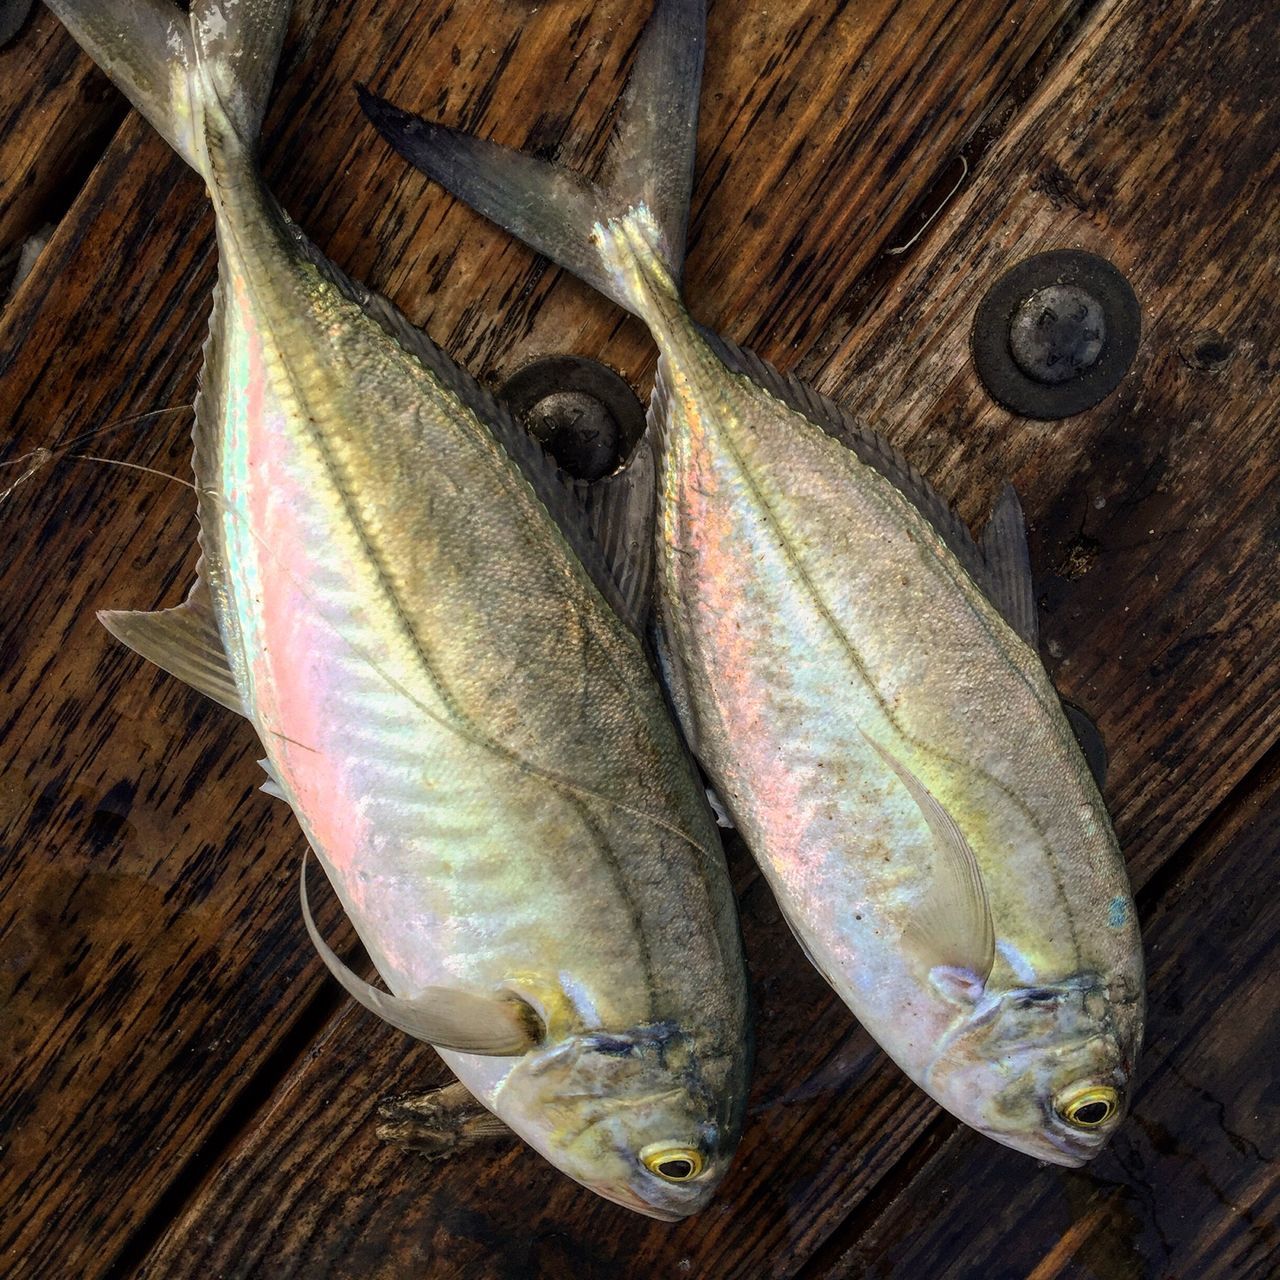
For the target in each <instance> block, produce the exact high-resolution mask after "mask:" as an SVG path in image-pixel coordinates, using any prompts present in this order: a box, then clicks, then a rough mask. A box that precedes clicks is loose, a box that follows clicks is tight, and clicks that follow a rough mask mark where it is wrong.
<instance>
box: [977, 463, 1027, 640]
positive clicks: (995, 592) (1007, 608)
mask: <svg viewBox="0 0 1280 1280" xmlns="http://www.w3.org/2000/svg"><path fill="white" fill-rule="evenodd" d="M979 546H980V547H981V549H982V555H983V559H984V560H985V561H986V563H987V588H988V592H987V593H988V595H989V596H990V598H991V603H992V604H994V605H995V607H996V608H997V609H998V610H999V611H1000V613H1001V614H1003V615H1004V619H1005V621H1006V622H1008V624H1009V625H1010V626H1011V627H1012V628H1013V629H1014V631H1016V632H1017V633H1018V635H1019V636H1021V637H1022V639H1023V640H1025V641H1026V643H1027V644H1028V645H1029V646H1030V647H1031V648H1032V649H1036V648H1038V647H1039V644H1040V627H1039V624H1038V622H1037V619H1036V597H1035V589H1034V587H1033V585H1032V581H1031V556H1030V553H1029V552H1028V550H1027V521H1026V517H1025V516H1024V515H1023V513H1022V503H1021V502H1019V501H1018V491H1017V490H1016V489H1015V488H1014V487H1013V485H1011V484H1007V485H1005V487H1004V489H1003V490H1002V491H1001V493H1000V497H999V498H998V499H997V500H996V505H995V507H994V508H993V509H992V512H991V518H990V519H989V520H988V521H987V527H986V528H985V529H984V530H983V532H982V540H981V542H980V543H979Z"/></svg>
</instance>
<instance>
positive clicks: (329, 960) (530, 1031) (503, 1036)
mask: <svg viewBox="0 0 1280 1280" xmlns="http://www.w3.org/2000/svg"><path fill="white" fill-rule="evenodd" d="M301 897H302V918H303V920H304V921H305V922H306V926H307V933H308V934H309V935H310V936H311V941H312V943H313V945H314V946H315V949H316V950H317V951H318V952H319V953H320V958H321V959H322V960H323V961H324V963H325V966H326V967H327V968H328V970H329V972H330V973H331V974H333V976H334V977H335V978H336V979H337V980H338V982H339V983H341V985H342V986H343V987H344V988H345V989H346V991H347V994H348V995H350V996H351V997H352V998H353V999H354V1000H355V1001H356V1002H357V1003H359V1004H362V1005H363V1006H364V1007H365V1008H366V1009H368V1010H369V1011H370V1012H371V1013H376V1014H377V1015H378V1017H379V1018H381V1019H382V1020H383V1022H387V1023H390V1025H391V1026H393V1027H395V1028H396V1029H397V1030H399V1031H403V1032H405V1033H406V1034H407V1035H411V1036H413V1037H414V1038H415V1039H418V1040H425V1041H426V1042H427V1043H428V1044H431V1045H434V1046H435V1047H436V1048H437V1049H452V1050H454V1051H455V1052H457V1053H477V1054H482V1055H485V1056H488V1057H499V1058H506V1057H515V1056H516V1055H518V1054H522V1053H526V1052H527V1051H528V1050H530V1049H532V1048H533V1047H534V1046H535V1045H537V1044H538V1043H539V1041H540V1040H541V1039H542V1027H541V1024H540V1022H539V1020H538V1017H537V1015H536V1014H535V1013H534V1011H533V1010H532V1009H531V1008H530V1007H529V1005H527V1004H526V1003H525V1002H524V1001H523V1000H521V999H519V998H518V997H516V996H498V995H484V996H478V995H472V994H470V993H469V992H466V991H457V990H455V989H453V988H451V987H426V988H424V989H423V990H422V991H420V992H419V993H418V994H417V995H416V996H414V997H413V998H412V999H404V998H402V997H400V996H394V995H392V994H391V993H390V992H389V991H380V990H379V989H378V988H377V987H375V986H373V985H372V984H371V983H368V982H366V981H365V980H364V979H363V978H362V977H360V975H359V974H358V973H355V972H353V971H352V970H351V969H350V968H348V967H347V965H345V964H343V962H342V960H341V959H340V958H339V956H338V955H337V954H336V953H335V952H334V951H333V950H332V948H330V946H329V945H328V943H326V942H325V940H324V939H323V938H322V937H321V936H320V930H319V929H317V928H316V922H315V920H314V919H313V918H312V916H311V904H310V902H309V901H308V899H307V854H306V853H305V852H304V853H303V855H302V878H301Z"/></svg>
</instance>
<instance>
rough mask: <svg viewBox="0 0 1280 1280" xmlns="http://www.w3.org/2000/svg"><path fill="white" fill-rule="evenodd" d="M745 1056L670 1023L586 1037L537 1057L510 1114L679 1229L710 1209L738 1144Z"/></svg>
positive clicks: (568, 1163) (513, 1121)
mask: <svg viewBox="0 0 1280 1280" xmlns="http://www.w3.org/2000/svg"><path fill="white" fill-rule="evenodd" d="M742 1057H743V1055H741V1054H737V1055H729V1056H728V1059H727V1060H726V1059H720V1058H719V1056H718V1055H717V1059H716V1060H715V1061H709V1060H708V1057H707V1055H705V1054H704V1055H701V1056H700V1055H699V1054H698V1053H697V1052H696V1050H695V1047H694V1042H693V1040H692V1038H691V1037H689V1036H688V1035H686V1034H685V1033H684V1032H682V1031H681V1030H680V1029H679V1028H678V1027H677V1026H675V1025H673V1024H671V1023H661V1024H657V1025H651V1026H644V1027H638V1028H633V1029H630V1030H626V1031H622V1032H614V1031H607V1032H606V1031H589V1032H582V1033H579V1034H576V1035H572V1036H567V1037H565V1038H563V1039H561V1040H559V1041H557V1042H555V1043H553V1044H551V1045H549V1046H547V1047H544V1048H541V1049H538V1050H534V1051H532V1052H530V1053H528V1054H526V1055H525V1057H524V1058H523V1059H522V1060H521V1062H520V1063H519V1065H518V1066H517V1067H516V1068H515V1069H514V1070H513V1071H512V1072H511V1073H510V1075H509V1076H508V1077H507V1079H506V1081H505V1083H504V1084H503V1086H502V1090H501V1096H500V1098H499V1108H498V1109H499V1114H500V1115H501V1116H502V1118H503V1119H504V1120H506V1121H507V1123H508V1124H510V1125H511V1126H512V1128H514V1129H516V1130H517V1132H519V1133H520V1134H521V1136H522V1137H524V1138H525V1140H526V1141H528V1142H529V1143H530V1144H531V1145H533V1146H534V1147H536V1148H537V1149H538V1150H539V1151H540V1152H541V1153H542V1154H543V1155H544V1156H546V1158H547V1159H548V1160H550V1161H551V1162H552V1164H554V1165H555V1166H556V1167H557V1168H558V1169H560V1170H561V1171H562V1172H564V1173H567V1174H568V1175H569V1176H570V1177H571V1178H573V1179H575V1180H576V1181H577V1182H580V1183H582V1184H583V1185H584V1186H586V1187H588V1188H590V1189H591V1190H592V1191H594V1192H596V1193H597V1194H598V1195H601V1196H604V1197H605V1198H606V1199H608V1200H612V1201H614V1202H615V1203H616V1204H621V1205H624V1206H625V1207H626V1208H628V1209H634V1210H635V1211H636V1212H637V1213H643V1214H646V1215H648V1216H649V1217H652V1218H661V1219H663V1220H665V1221H669V1222H675V1221H678V1220H679V1219H681V1218H686V1217H688V1216H689V1215H690V1214H693V1213H697V1212H698V1210H700V1209H702V1208H703V1207H705V1205H706V1204H707V1202H708V1201H709V1200H710V1199H711V1197H712V1195H713V1194H714V1192H715V1189H716V1187H717V1186H718V1185H719V1183H720V1180H721V1179H722V1178H723V1177H724V1174H725V1171H726V1170H727V1169H728V1167H729V1162H730V1160H731V1159H732V1157H733V1152H734V1150H735V1149H736V1148H737V1145H738V1138H739V1135H740V1133H741V1128H742V1113H743V1109H744V1104H745V1100H746V1066H745V1062H744V1061H740V1059H741V1058H742ZM726 1061H727V1065H726ZM717 1078H718V1079H719V1081H720V1084H719V1087H713V1085H712V1084H711V1083H710V1081H711V1080H713V1079H717Z"/></svg>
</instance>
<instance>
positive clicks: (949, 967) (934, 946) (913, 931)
mask: <svg viewBox="0 0 1280 1280" xmlns="http://www.w3.org/2000/svg"><path fill="white" fill-rule="evenodd" d="M862 736H863V737H864V738H866V740H867V742H868V743H869V744H870V745H871V747H872V748H873V749H874V750H875V752H876V754H877V755H878V756H879V757H880V758H881V759H882V760H883V761H884V762H885V764H887V765H888V766H889V768H890V769H891V770H892V771H893V772H894V774H895V775H896V776H897V778H898V780H899V781H900V782H901V783H902V784H903V786H904V787H906V789H907V792H908V794H909V795H910V796H911V798H912V800H914V801H915V804H916V807H917V808H918V809H919V810H920V813H921V816H922V817H923V818H924V820H925V823H926V824H927V825H928V827H929V831H930V833H931V834H932V836H933V843H934V848H935V849H936V851H937V857H936V858H935V859H934V874H933V878H932V880H931V882H930V884H929V886H928V888H927V889H926V891H925V893H924V895H923V897H922V900H921V901H920V903H919V905H918V906H917V908H916V913H915V916H914V917H913V919H912V921H911V923H910V925H909V926H908V929H907V939H908V942H909V944H910V945H911V946H912V947H913V949H914V950H915V951H916V953H917V955H918V956H919V957H920V959H921V960H922V961H923V962H924V964H925V966H926V968H928V969H929V970H930V971H931V972H942V973H944V974H950V975H958V976H959V977H960V978H961V979H962V985H963V986H965V987H969V988H972V989H973V990H976V991H978V992H979V993H980V992H981V990H982V988H983V986H984V985H985V983H986V981H987V979H988V978H989V977H990V976H991V968H992V965H993V964H994V963H995V954H996V941H995V925H994V923H993V921H992V919H991V903H990V901H989V900H988V897H987V888H986V884H985V883H984V882H983V879H982V870H981V868H980V867H979V866H978V859H977V857H976V856H975V855H974V852H973V848H972V846H971V845H970V844H969V841H968V840H967V839H966V838H965V834H964V832H963V831H961V830H960V827H959V826H958V825H957V823H956V821H955V819H954V818H953V817H952V816H951V814H950V813H948V812H947V810H946V808H945V806H944V805H943V804H942V803H941V802H940V801H939V800H938V799H937V797H936V796H934V794H933V793H932V792H931V791H930V790H929V788H928V787H927V786H926V785H925V784H924V783H923V782H922V781H921V780H920V779H919V778H918V777H917V776H916V775H915V774H914V773H913V772H912V771H911V770H910V769H909V768H908V767H907V766H906V765H905V764H903V763H902V761H901V760H899V759H898V758H897V756H895V755H894V754H893V752H891V751H889V750H888V749H887V748H886V747H883V746H881V744H880V743H878V742H877V741H876V740H875V739H874V738H872V737H871V736H870V735H869V734H866V733H864V734H863V735H862ZM951 985H952V986H953V987H954V986H956V984H955V983H952V984H951Z"/></svg>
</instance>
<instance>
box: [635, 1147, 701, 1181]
mask: <svg viewBox="0 0 1280 1280" xmlns="http://www.w3.org/2000/svg"><path fill="white" fill-rule="evenodd" d="M640 1162H641V1164H643V1165H644V1167H645V1168H646V1169H648V1170H649V1172H650V1173H656V1174H657V1175H658V1177H659V1178H663V1179H665V1180H666V1181H667V1182H689V1181H691V1180H692V1179H694V1178H696V1177H697V1176H698V1174H700V1173H701V1172H702V1153H701V1152H700V1151H697V1150H695V1149H694V1148H693V1147H676V1146H672V1145H670V1144H669V1143H666V1142H655V1143H653V1145H652V1146H648V1147H645V1149H644V1150H643V1151H642V1152H641V1153H640Z"/></svg>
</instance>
